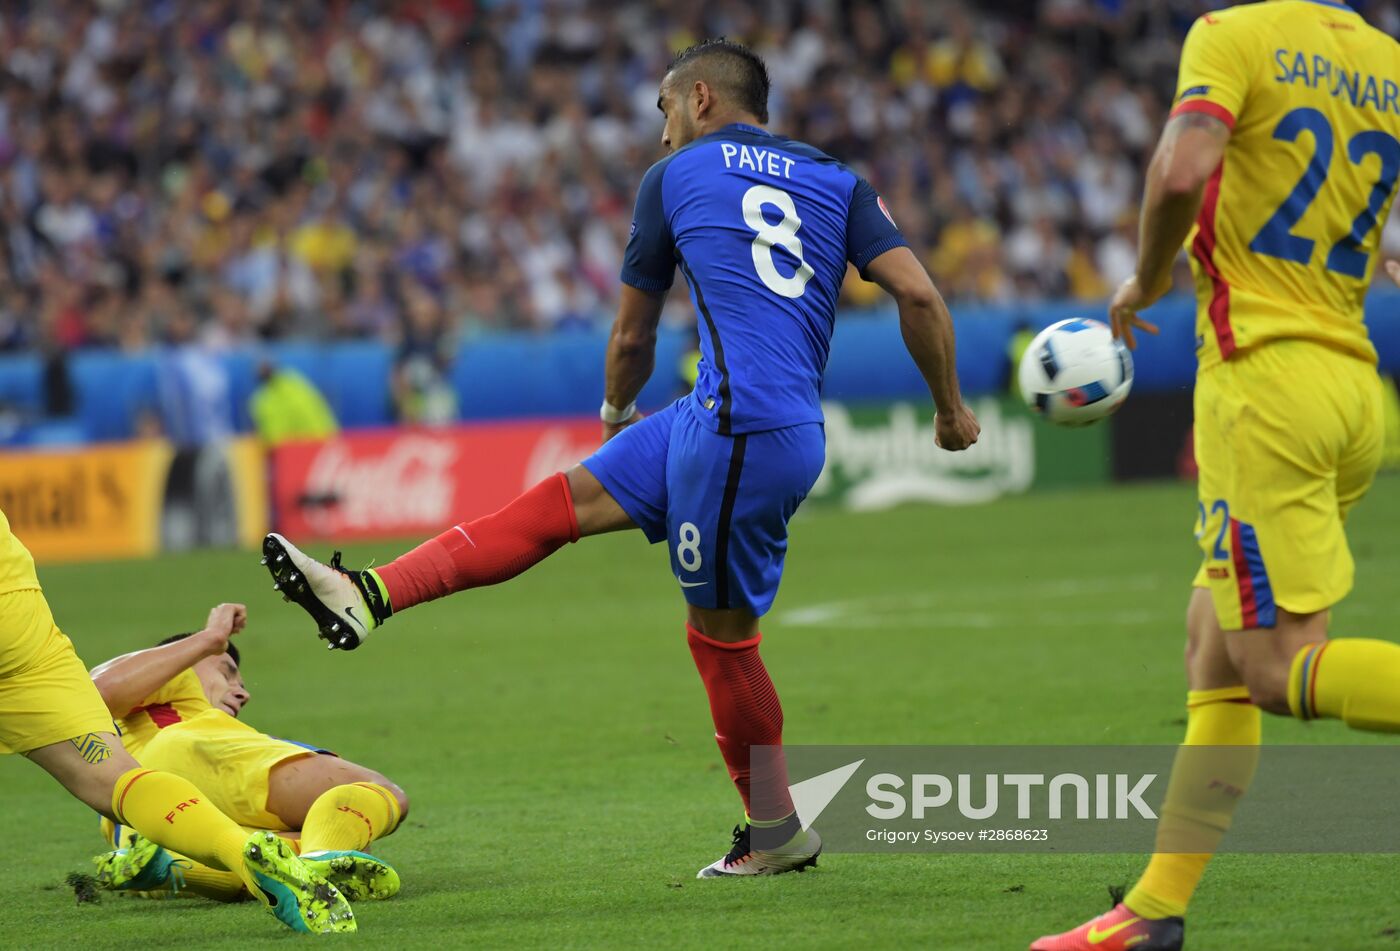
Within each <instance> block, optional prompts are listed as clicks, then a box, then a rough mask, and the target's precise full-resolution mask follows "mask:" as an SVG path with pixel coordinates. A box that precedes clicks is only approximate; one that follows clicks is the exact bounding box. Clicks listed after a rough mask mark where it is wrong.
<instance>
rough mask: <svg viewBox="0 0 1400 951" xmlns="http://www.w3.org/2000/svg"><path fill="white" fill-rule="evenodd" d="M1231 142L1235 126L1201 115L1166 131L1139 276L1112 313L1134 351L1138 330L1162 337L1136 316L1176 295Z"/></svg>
mask: <svg viewBox="0 0 1400 951" xmlns="http://www.w3.org/2000/svg"><path fill="white" fill-rule="evenodd" d="M1229 141H1230V127H1229V126H1228V125H1226V124H1225V123H1224V122H1222V121H1220V120H1219V119H1217V118H1215V117H1214V116H1210V115H1206V114H1205V113H1202V112H1184V113H1182V114H1181V115H1179V116H1176V117H1175V118H1173V119H1172V120H1170V121H1169V122H1168V123H1167V127H1166V128H1165V129H1164V130H1163V131H1162V138H1161V140H1160V141H1159V142H1158V143H1157V151H1156V153H1154V154H1153V156H1152V164H1151V165H1149V166H1148V169H1147V188H1146V190H1145V191H1144V193H1143V196H1142V218H1141V221H1140V222H1139V225H1138V265H1137V274H1136V275H1135V276H1133V277H1130V278H1128V279H1127V280H1126V281H1124V282H1123V285H1122V286H1121V287H1119V288H1118V293H1116V294H1115V295H1114V296H1113V303H1112V304H1110V305H1109V308H1108V313H1109V317H1110V318H1111V319H1112V321H1113V332H1114V334H1115V335H1116V336H1120V337H1122V338H1123V342H1124V343H1126V344H1127V345H1128V346H1129V347H1130V348H1131V347H1136V346H1137V339H1136V338H1135V337H1134V336H1133V331H1134V329H1137V330H1145V331H1147V332H1148V333H1153V334H1155V333H1156V332H1157V328H1156V326H1154V325H1153V324H1150V323H1148V322H1147V321H1145V320H1143V319H1142V318H1141V317H1139V316H1138V315H1137V313H1138V311H1139V310H1142V309H1143V308H1146V307H1150V306H1151V305H1152V304H1153V303H1155V302H1156V301H1157V299H1158V298H1160V297H1161V296H1162V295H1163V294H1165V293H1166V292H1167V291H1169V290H1171V286H1172V264H1173V263H1174V262H1175V261H1176V255H1177V252H1178V251H1179V250H1180V249H1181V245H1182V242H1184V241H1185V240H1186V235H1187V234H1188V233H1189V232H1190V231H1191V225H1192V224H1193V223H1194V222H1195V220H1196V216H1197V215H1198V214H1200V211H1201V198H1202V195H1203V194H1204V193H1205V187H1206V183H1207V182H1209V181H1210V177H1211V176H1212V175H1214V174H1215V170H1216V169H1217V168H1219V167H1220V162H1221V160H1222V159H1223V158H1224V156H1225V146H1226V145H1227V144H1228V143H1229Z"/></svg>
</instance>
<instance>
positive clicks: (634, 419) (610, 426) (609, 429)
mask: <svg viewBox="0 0 1400 951" xmlns="http://www.w3.org/2000/svg"><path fill="white" fill-rule="evenodd" d="M641 421H642V412H641V411H640V410H638V411H637V412H635V413H633V414H632V415H631V416H629V417H627V418H626V419H624V420H623V421H622V422H620V423H604V424H603V442H607V441H608V440H609V439H611V438H613V437H614V436H616V435H617V434H618V433H620V432H622V431H623V430H624V429H626V428H627V427H628V426H632V425H635V424H636V423H640V422H641Z"/></svg>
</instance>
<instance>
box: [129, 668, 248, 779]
mask: <svg viewBox="0 0 1400 951" xmlns="http://www.w3.org/2000/svg"><path fill="white" fill-rule="evenodd" d="M212 709H214V708H213V707H212V706H210V705H209V698H208V697H206V696H204V687H203V686H201V685H200V683H199V677H198V676H196V674H195V672H194V668H193V667H191V668H189V669H188V670H185V671H182V672H181V673H180V674H178V675H176V676H175V677H172V678H170V679H169V680H167V681H166V682H165V683H164V684H162V685H161V688H160V689H159V690H157V691H156V692H155V693H153V694H151V695H150V696H149V697H146V698H145V699H144V700H142V701H141V702H140V703H139V704H137V705H136V706H135V707H134V708H133V709H132V710H131V712H130V713H128V714H126V715H125V716H123V717H120V718H118V720H117V726H118V727H119V728H120V730H121V736H122V745H123V746H125V747H126V748H127V751H128V752H129V753H131V755H132V756H135V757H136V758H137V759H140V758H141V753H142V751H144V750H145V748H146V746H147V744H149V743H150V742H151V740H153V739H155V738H156V736H157V735H158V734H159V733H160V731H161V730H163V729H165V728H166V727H168V726H173V725H174V724H176V723H186V722H188V721H190V720H193V719H194V718H195V717H198V716H199V715H200V714H202V713H204V712H205V711H207V710H212ZM225 716H227V714H225ZM228 719H230V720H232V719H233V718H232V717H228ZM234 722H237V721H234Z"/></svg>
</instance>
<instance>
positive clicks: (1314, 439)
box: [1194, 340, 1385, 631]
mask: <svg viewBox="0 0 1400 951" xmlns="http://www.w3.org/2000/svg"><path fill="white" fill-rule="evenodd" d="M1195 409H1196V423H1195V442H1196V461H1197V465H1198V468H1199V470H1200V478H1199V482H1198V490H1199V496H1198V497H1199V502H1200V506H1199V510H1198V513H1197V520H1196V538H1197V539H1198V540H1199V542H1200V546H1201V551H1202V552H1203V553H1204V556H1205V557H1204V560H1203V561H1202V563H1201V568H1200V571H1198V572H1197V573H1196V579H1195V582H1194V584H1195V585H1196V587H1204V588H1209V589H1210V592H1211V596H1212V598H1213V600H1214V602H1215V613H1216V617H1217V618H1219V620H1220V626H1221V627H1222V628H1224V629H1225V630H1227V631H1237V630H1242V629H1251V628H1271V627H1273V626H1274V624H1275V622H1276V620H1277V613H1278V608H1284V609H1285V610H1288V611H1292V612H1294V613H1297V614H1307V613H1310V612H1313V611H1321V610H1325V609H1327V608H1330V607H1331V606H1332V605H1334V604H1336V603H1337V602H1338V601H1340V600H1341V599H1342V598H1343V597H1345V596H1346V594H1347V592H1348V591H1350V590H1351V585H1352V576H1353V574H1354V568H1355V566H1354V563H1353V561H1352V557H1351V551H1350V550H1349V549H1348V548H1347V539H1346V532H1345V531H1344V529H1343V523H1344V522H1345V520H1346V516H1347V512H1348V511H1349V510H1350V509H1351V507H1352V506H1353V505H1355V504H1356V502H1357V501H1359V500H1360V499H1361V497H1362V496H1363V495H1365V494H1366V490H1367V489H1369V488H1370V487H1371V482H1372V480H1373V479H1374V478H1375V474H1376V469H1377V467H1378V466H1379V465H1380V461H1381V453H1382V449H1383V446H1384V437H1385V423H1384V408H1383V400H1382V389H1381V380H1380V377H1379V376H1378V375H1377V373H1376V369H1375V367H1373V366H1371V365H1370V364H1368V363H1366V362H1365V361H1363V360H1359V359H1357V358H1356V357H1352V356H1348V355H1346V354H1344V353H1342V352H1340V351H1337V350H1333V349H1331V348H1329V347H1326V346H1323V345H1321V344H1316V343H1311V342H1308V341H1304V340H1279V341H1273V342H1270V343H1267V344H1265V345H1263V346H1260V347H1258V348H1254V349H1251V350H1248V351H1244V352H1241V353H1239V354H1237V355H1236V356H1235V357H1234V358H1233V359H1231V360H1229V361H1228V362H1226V363H1224V364H1220V365H1218V366H1216V367H1213V368H1211V369H1208V370H1207V371H1206V372H1205V373H1203V374H1201V375H1200V376H1199V378H1198V379H1197V381H1196V396H1195Z"/></svg>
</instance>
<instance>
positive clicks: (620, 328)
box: [603, 284, 666, 442]
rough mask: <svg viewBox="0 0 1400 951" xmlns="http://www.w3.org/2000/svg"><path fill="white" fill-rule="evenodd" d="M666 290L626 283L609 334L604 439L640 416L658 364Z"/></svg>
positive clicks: (606, 439) (607, 438)
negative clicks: (658, 330) (642, 400)
mask: <svg viewBox="0 0 1400 951" xmlns="http://www.w3.org/2000/svg"><path fill="white" fill-rule="evenodd" d="M665 303H666V292H665V291H661V292H652V291H643V290H639V289H637V288H635V287H631V286H629V285H627V284H623V285H622V299H621V300H620V301H619V303H618V306H617V318H616V319H615V320H614V321H613V326H612V333H611V334H609V336H608V352H607V370H606V374H607V375H606V382H605V384H604V390H603V400H604V403H603V441H604V442H607V441H608V440H609V439H611V438H612V437H613V436H616V435H617V434H618V433H619V432H621V431H622V430H623V429H625V428H626V427H627V426H630V425H631V424H632V423H635V422H636V421H637V420H638V419H640V418H641V417H640V415H639V414H638V413H637V397H638V396H639V395H640V394H641V392H642V387H643V386H645V385H646V382H647V380H648V379H650V378H651V371H652V369H653V368H654V367H655V365H656V325H657V324H658V323H659V322H660V320H661V309H662V307H663V306H664V305H665Z"/></svg>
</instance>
